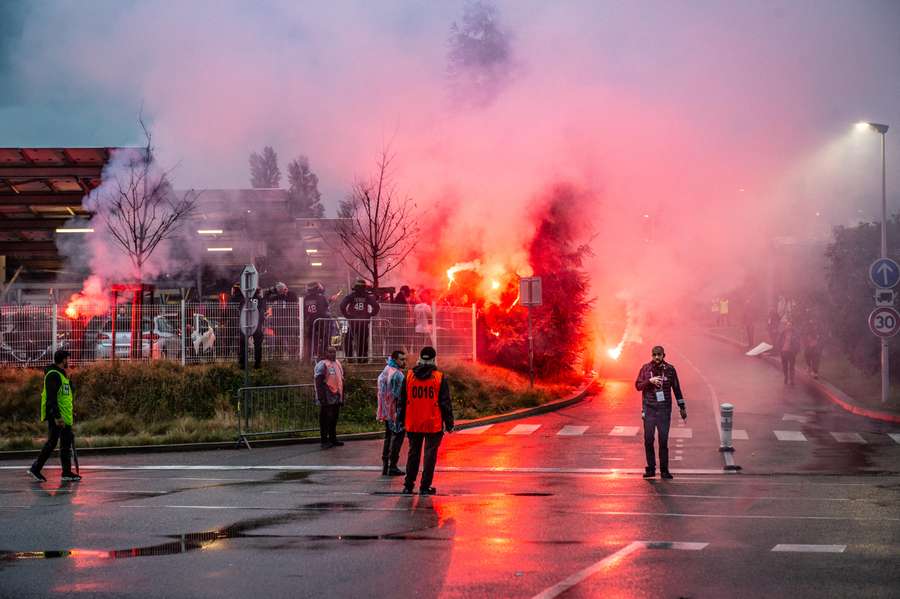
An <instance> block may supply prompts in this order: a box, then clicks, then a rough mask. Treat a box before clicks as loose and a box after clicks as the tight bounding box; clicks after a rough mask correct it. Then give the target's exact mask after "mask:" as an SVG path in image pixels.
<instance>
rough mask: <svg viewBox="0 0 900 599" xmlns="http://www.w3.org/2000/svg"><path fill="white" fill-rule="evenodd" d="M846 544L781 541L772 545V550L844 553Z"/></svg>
mask: <svg viewBox="0 0 900 599" xmlns="http://www.w3.org/2000/svg"><path fill="white" fill-rule="evenodd" d="M846 548H847V546H846V545H793V544H790V543H779V544H778V545H775V546H774V547H772V551H794V552H797V553H843V552H844V550H845V549H846Z"/></svg>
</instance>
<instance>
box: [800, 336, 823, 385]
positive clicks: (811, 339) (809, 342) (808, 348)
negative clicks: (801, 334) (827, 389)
mask: <svg viewBox="0 0 900 599" xmlns="http://www.w3.org/2000/svg"><path fill="white" fill-rule="evenodd" d="M803 355H804V357H806V368H807V369H808V370H809V375H810V376H811V377H813V378H814V379H817V378H819V364H820V363H821V362H822V336H821V335H820V334H819V329H818V327H817V326H816V325H815V324H813V323H809V325H808V326H807V329H806V336H805V338H804V343H803Z"/></svg>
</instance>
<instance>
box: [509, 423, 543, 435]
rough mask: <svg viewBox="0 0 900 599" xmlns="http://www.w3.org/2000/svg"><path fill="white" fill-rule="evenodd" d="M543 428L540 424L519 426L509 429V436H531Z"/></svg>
mask: <svg viewBox="0 0 900 599" xmlns="http://www.w3.org/2000/svg"><path fill="white" fill-rule="evenodd" d="M539 428H541V425H540V424H517V425H515V426H514V427H512V428H511V429H509V430H508V431H507V432H506V434H507V435H530V434H531V433H533V432H534V431H536V430H537V429H539Z"/></svg>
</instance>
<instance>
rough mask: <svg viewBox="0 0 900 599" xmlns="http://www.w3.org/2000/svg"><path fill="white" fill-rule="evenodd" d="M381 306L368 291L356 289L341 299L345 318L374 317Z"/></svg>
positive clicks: (342, 312)
mask: <svg viewBox="0 0 900 599" xmlns="http://www.w3.org/2000/svg"><path fill="white" fill-rule="evenodd" d="M379 310H381V306H379V305H378V300H376V299H375V296H373V295H372V294H371V293H369V292H368V291H354V292H353V293H351V294H350V295H348V296H347V297H345V298H344V299H343V300H341V314H343V315H344V318H349V319H351V320H352V319H355V318H357V319H358V318H372V317H374V316H377V315H378V311H379Z"/></svg>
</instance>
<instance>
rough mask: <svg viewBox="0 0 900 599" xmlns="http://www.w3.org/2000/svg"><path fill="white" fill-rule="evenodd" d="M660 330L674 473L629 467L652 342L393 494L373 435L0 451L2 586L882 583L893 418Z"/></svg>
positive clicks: (477, 590) (423, 590)
mask: <svg viewBox="0 0 900 599" xmlns="http://www.w3.org/2000/svg"><path fill="white" fill-rule="evenodd" d="M665 337H666V338H665V339H664V341H663V342H664V343H665V344H666V345H667V346H668V349H669V358H670V359H671V361H672V362H673V363H674V364H675V365H676V366H677V367H678V368H679V374H680V375H681V378H682V383H683V386H684V389H685V394H686V397H687V401H688V420H687V422H686V423H683V425H682V426H678V425H677V424H676V425H675V427H673V431H676V430H677V431H679V432H675V433H674V434H673V438H672V439H671V440H670V447H671V450H672V455H673V457H680V458H681V459H679V460H673V462H672V467H673V471H674V472H675V474H676V478H675V480H674V481H661V480H658V479H657V480H654V481H645V480H642V479H641V478H640V476H639V474H638V473H639V472H640V471H641V470H642V468H643V446H642V441H641V439H640V436H639V434H638V431H636V430H634V429H635V427H639V426H640V419H639V405H638V398H637V394H636V392H634V391H633V387H632V386H631V385H632V380H631V378H632V377H633V375H634V373H635V372H636V370H637V366H638V364H639V362H640V361H642V360H643V359H644V356H643V355H626V356H623V363H622V367H621V370H620V371H618V372H613V373H611V374H613V375H621V379H620V380H612V381H610V383H609V384H608V385H607V386H606V387H605V388H604V390H603V391H602V392H601V393H600V394H598V395H596V396H594V397H593V398H591V399H590V400H589V401H586V402H583V403H581V404H578V405H576V406H573V407H570V408H567V409H564V410H562V411H560V412H556V413H551V414H544V415H541V416H536V417H533V418H527V419H524V420H520V421H515V422H507V423H502V424H496V425H493V426H491V427H489V428H486V429H480V430H479V429H473V430H470V431H467V432H463V431H460V432H458V433H454V434H452V435H449V436H447V437H446V438H445V443H444V444H443V446H442V449H441V454H440V458H439V461H438V465H439V471H438V474H437V476H436V479H435V485H436V486H437V487H438V490H439V494H438V495H437V496H434V497H419V496H413V497H408V496H401V495H399V494H398V493H397V492H398V491H399V489H400V487H401V482H400V481H399V480H397V479H388V478H382V477H381V476H380V475H379V474H380V441H362V442H356V443H350V444H347V445H346V446H344V447H342V448H336V449H331V450H327V451H321V450H319V449H318V448H317V447H312V446H293V447H279V448H266V449H254V450H251V451H247V450H240V451H238V450H229V451H216V452H197V453H184V454H154V455H130V456H104V457H102V458H100V457H97V458H94V459H92V460H91V463H90V464H85V463H83V466H90V468H89V469H87V470H86V471H85V482H83V483H81V484H80V485H73V486H63V485H60V484H59V483H58V475H56V473H55V472H50V483H48V484H46V485H43V486H42V485H36V484H31V483H28V482H27V481H26V479H25V478H24V474H23V472H22V470H21V468H22V467H23V466H24V465H25V463H24V462H23V463H21V464H12V463H4V464H2V465H0V526H2V530H3V531H4V533H3V537H2V542H0V550H3V551H5V552H6V553H5V554H4V559H3V560H2V561H0V563H2V564H3V566H0V588H2V589H3V591H2V592H3V593H4V594H9V595H13V596H17V597H29V596H34V597H38V596H46V595H48V594H52V593H67V592H82V593H87V594H89V595H104V594H114V595H122V596H135V597H137V596H148V595H153V596H158V595H166V596H185V597H188V596H190V597H222V596H241V595H244V596H246V595H252V596H297V597H318V596H322V595H324V594H327V595H331V596H336V597H342V596H394V595H403V596H448V597H473V596H476V597H478V596H485V597H498V596H499V597H555V596H561V595H564V596H572V597H574V596H584V597H589V596H599V595H608V596H660V597H663V596H665V597H677V596H695V597H759V596H767V597H798V596H802V597H805V596H816V597H847V596H853V597H889V596H892V595H893V594H895V589H896V587H897V585H898V583H900V580H898V574H897V572H896V568H894V565H895V564H896V561H897V558H898V556H900V548H898V545H897V539H898V537H900V518H898V516H897V514H896V505H897V504H898V499H900V497H898V489H900V476H898V473H897V472H896V465H897V464H898V463H900V460H898V458H900V444H898V443H897V442H896V441H895V439H894V438H893V437H891V435H896V434H898V433H900V431H896V430H893V429H891V430H888V429H886V428H881V427H880V425H872V424H870V423H868V422H867V421H865V420H863V419H859V418H857V417H854V416H851V415H847V414H845V413H843V412H834V411H833V410H836V408H834V407H833V406H830V405H827V404H825V403H822V402H821V401H820V400H817V399H816V398H815V396H813V395H811V394H807V393H806V392H805V391H804V390H803V389H802V388H792V389H784V388H783V387H782V386H781V381H780V379H779V378H777V377H774V376H772V374H773V373H772V370H771V369H770V368H768V367H765V366H764V365H756V364H754V362H752V361H748V360H742V359H741V358H740V356H739V355H731V354H728V353H726V352H723V351H722V348H721V347H720V346H718V345H717V344H716V342H714V341H711V340H707V339H705V338H704V337H703V336H702V335H690V334H680V335H678V334H676V335H670V336H665ZM644 349H645V348H644ZM640 353H641V354H643V353H645V351H641V352H640ZM757 366H759V367H760V368H763V369H764V370H763V371H757V370H756V368H757ZM626 375H627V376H628V378H625V376H626ZM726 399H728V400H731V401H733V402H734V403H736V405H737V406H738V408H737V416H736V421H737V424H736V427H737V428H738V429H740V430H744V431H745V432H746V433H747V435H746V436H747V437H748V438H747V439H746V440H739V441H736V442H735V443H736V445H737V448H738V451H737V456H736V457H737V461H738V463H741V464H742V465H744V467H745V470H744V472H743V473H741V474H725V473H723V472H722V470H721V467H722V458H721V456H720V454H719V453H718V451H717V447H718V431H717V427H716V421H715V418H714V410H713V403H714V401H716V400H718V401H725V400H726ZM785 416H789V417H791V418H788V419H784V417H785ZM794 417H797V418H794ZM775 431H790V432H799V433H801V434H803V436H804V437H805V438H806V440H805V441H787V440H785V441H781V440H779V437H778V436H777V435H776V433H775ZM837 432H844V433H850V432H856V433H857V434H858V435H859V436H860V437H861V438H862V439H863V440H864V441H865V443H860V442H858V441H856V442H845V441H841V440H840V439H841V438H845V439H846V438H849V437H842V436H840V435H839V436H837V437H835V436H834V435H832V434H831V433H837ZM787 437H791V435H788V436H787ZM898 439H900V437H898ZM404 454H405V452H404ZM83 462H84V461H83ZM11 468H19V470H13V469H11ZM773 472H777V473H778V474H773ZM876 473H877V474H876ZM47 551H51V552H60V551H62V552H63V553H42V552H47Z"/></svg>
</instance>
